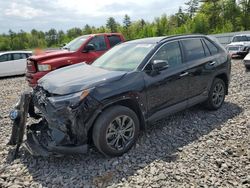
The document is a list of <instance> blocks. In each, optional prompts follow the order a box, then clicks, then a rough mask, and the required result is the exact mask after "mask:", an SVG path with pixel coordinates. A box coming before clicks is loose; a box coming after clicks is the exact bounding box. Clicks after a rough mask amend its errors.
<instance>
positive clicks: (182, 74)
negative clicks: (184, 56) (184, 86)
mask: <svg viewBox="0 0 250 188" xmlns="http://www.w3.org/2000/svg"><path fill="white" fill-rule="evenodd" d="M188 74H189V73H188V72H183V73H181V74H180V77H184V76H187V75H188Z"/></svg>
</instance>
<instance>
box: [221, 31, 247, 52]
mask: <svg viewBox="0 0 250 188" xmlns="http://www.w3.org/2000/svg"><path fill="white" fill-rule="evenodd" d="M236 37H241V38H242V39H243V37H245V38H246V40H245V41H242V40H241V41H237V42H236V41H234V38H236ZM226 49H227V51H228V53H229V54H230V55H231V56H232V57H233V56H244V57H245V56H246V55H247V54H248V53H249V50H250V35H249V34H245V35H235V36H234V37H233V39H232V42H231V43H230V44H228V45H227V46H226Z"/></svg>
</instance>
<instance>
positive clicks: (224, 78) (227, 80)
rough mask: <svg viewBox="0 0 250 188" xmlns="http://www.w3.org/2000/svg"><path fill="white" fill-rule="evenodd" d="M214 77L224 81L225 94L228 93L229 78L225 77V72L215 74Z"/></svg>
mask: <svg viewBox="0 0 250 188" xmlns="http://www.w3.org/2000/svg"><path fill="white" fill-rule="evenodd" d="M215 78H219V79H221V80H223V81H224V83H225V85H226V95H227V94H228V87H229V79H228V77H227V74H226V73H220V74H218V75H216V76H215Z"/></svg>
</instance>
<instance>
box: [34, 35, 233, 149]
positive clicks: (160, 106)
mask: <svg viewBox="0 0 250 188" xmlns="http://www.w3.org/2000/svg"><path fill="white" fill-rule="evenodd" d="M190 38H191V39H192V38H198V39H200V40H202V39H204V38H206V39H207V40H209V41H211V42H212V40H211V39H210V38H208V37H206V36H203V35H190V36H189V35H187V36H175V37H166V38H163V37H161V38H151V39H148V40H147V39H141V40H136V41H131V42H130V43H138V44H148V43H150V44H151V43H152V44H156V45H155V48H154V49H153V50H151V51H150V52H149V53H148V55H147V56H146V58H145V59H144V60H143V62H142V63H141V65H139V67H138V68H137V69H136V70H134V71H130V72H125V71H110V70H104V69H101V68H97V67H93V66H91V65H85V64H78V65H73V66H69V67H66V68H63V69H60V70H57V71H54V72H51V73H49V74H47V75H46V76H45V77H44V78H42V79H41V80H40V81H39V84H38V85H39V86H38V87H37V88H36V89H35V90H34V93H33V101H34V104H35V106H36V107H37V108H39V109H40V110H41V111H42V113H43V118H45V119H46V121H47V122H48V128H49V129H50V131H51V138H52V140H53V141H55V142H56V145H59V146H60V145H75V146H79V145H82V144H86V143H87V141H88V136H89V135H88V133H89V131H90V130H91V127H92V126H93V123H94V122H95V120H96V118H97V117H98V115H100V114H101V113H102V111H103V110H105V108H107V107H109V106H112V105H115V104H120V105H121V104H122V105H125V106H127V107H130V108H131V109H133V110H134V111H135V112H136V113H137V115H138V117H139V119H140V123H141V124H145V123H147V122H151V121H155V120H157V119H159V118H162V117H164V116H166V115H168V114H171V113H173V112H176V111H179V110H182V109H185V108H187V107H190V106H192V105H195V104H197V103H200V102H203V101H205V100H206V99H207V97H208V91H209V89H210V87H211V84H212V81H213V79H214V78H215V77H220V78H222V79H224V81H225V82H226V85H227V86H228V84H229V81H230V68H231V65H230V58H228V55H227V53H226V51H225V49H223V48H222V47H221V46H220V45H217V44H216V43H214V42H213V43H214V45H215V46H216V47H217V48H218V53H217V54H214V55H207V56H206V57H205V58H202V59H198V60H195V61H191V62H188V61H185V56H184V55H183V54H184V53H182V59H183V62H182V64H180V65H178V66H176V67H174V68H171V67H170V68H168V69H164V70H162V71H154V70H148V69H145V67H147V65H148V64H149V63H150V59H151V57H152V56H153V54H154V53H155V52H156V51H157V50H158V49H159V48H160V47H161V46H162V45H164V44H166V43H168V42H171V41H179V43H180V47H181V50H182V52H183V48H182V45H181V42H182V40H184V39H190ZM90 88H91V90H90V93H89V96H88V97H87V98H86V99H84V100H83V101H82V102H81V103H80V104H78V105H77V107H75V108H72V107H70V106H69V104H70V103H71V102H70V101H69V100H70V99H69V98H67V96H69V95H70V94H72V93H76V92H82V91H83V90H86V89H90ZM63 96H65V100H63V99H62V101H61V102H60V106H57V105H58V104H53V102H51V100H49V98H50V97H55V98H56V97H62V98H63Z"/></svg>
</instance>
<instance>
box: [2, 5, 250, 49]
mask: <svg viewBox="0 0 250 188" xmlns="http://www.w3.org/2000/svg"><path fill="white" fill-rule="evenodd" d="M245 30H250V0H189V1H188V2H186V3H185V8H184V9H183V8H182V7H179V10H178V12H177V13H175V14H173V15H167V14H163V15H162V16H160V17H156V18H155V19H154V20H153V21H152V22H149V21H146V20H144V19H140V20H137V21H131V18H130V17H129V15H125V16H124V18H123V22H122V23H118V22H117V21H116V20H115V19H114V18H113V17H110V18H108V19H107V22H106V25H103V26H101V27H94V26H90V25H88V24H86V25H85V26H84V27H83V28H80V27H75V28H72V29H69V30H67V31H66V32H65V31H63V30H59V31H57V30H56V29H50V30H49V31H47V32H43V31H38V30H36V29H32V30H31V32H25V31H23V30H20V31H19V32H13V31H12V30H9V32H8V33H7V34H1V35H0V51H5V50H21V49H34V48H37V47H39V48H50V47H59V46H60V45H62V44H64V43H68V42H69V41H70V40H72V39H74V38H76V37H78V36H81V35H85V34H92V33H103V32H120V33H122V34H123V35H124V36H125V38H126V40H133V39H137V38H144V37H154V36H163V35H174V34H188V33H201V34H214V33H223V32H234V31H245Z"/></svg>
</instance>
